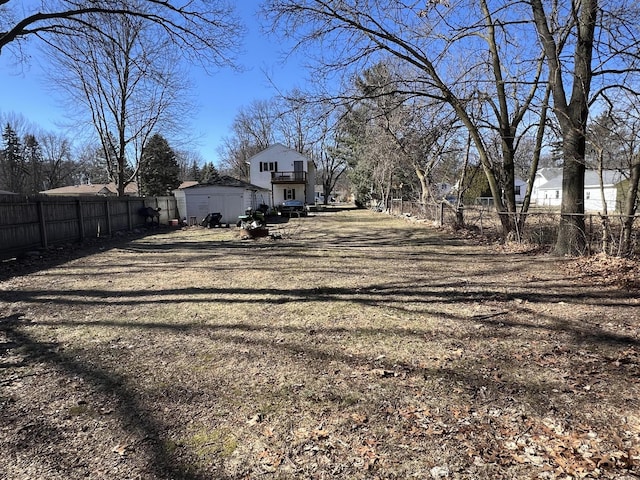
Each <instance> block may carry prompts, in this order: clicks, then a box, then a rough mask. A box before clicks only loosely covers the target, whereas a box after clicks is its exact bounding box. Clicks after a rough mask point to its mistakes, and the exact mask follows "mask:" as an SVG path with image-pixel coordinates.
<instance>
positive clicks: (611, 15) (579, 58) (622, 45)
mask: <svg viewBox="0 0 640 480" xmlns="http://www.w3.org/2000/svg"><path fill="white" fill-rule="evenodd" d="M529 4H530V5H531V9H532V12H533V18H534V21H535V25H536V29H537V32H538V36H539V39H540V42H541V44H542V46H543V49H544V52H545V55H546V58H547V67H548V69H549V81H550V84H551V91H552V99H553V112H554V114H555V117H556V119H557V121H558V124H559V127H560V131H561V134H562V154H563V181H562V191H563V193H562V206H561V214H562V215H561V220H560V228H559V232H558V238H557V240H556V244H555V247H554V252H555V253H556V254H559V255H567V254H569V255H575V254H581V253H583V251H584V249H585V243H586V240H585V235H584V231H585V223H584V173H585V168H586V167H585V164H586V161H585V150H586V148H585V145H586V140H585V139H586V131H587V122H588V118H589V112H590V109H591V108H592V105H593V104H594V103H595V102H596V101H597V99H598V98H603V99H606V97H607V94H608V93H607V92H609V91H611V90H620V89H623V90H627V91H630V90H633V84H632V83H630V82H632V81H633V75H630V74H631V73H632V72H638V71H640V70H639V68H638V60H639V59H640V57H639V56H638V53H637V44H638V42H639V41H640V26H639V25H638V22H637V18H638V15H639V14H640V6H638V4H637V2H635V1H629V0H617V1H612V2H601V1H599V0H582V1H576V0H572V1H571V2H570V3H569V4H564V3H562V2H553V3H551V4H547V3H546V2H542V0H529ZM604 7H606V10H605V8H604ZM594 65H595V68H594ZM592 90H595V91H594V92H592ZM636 90H637V89H636Z"/></svg>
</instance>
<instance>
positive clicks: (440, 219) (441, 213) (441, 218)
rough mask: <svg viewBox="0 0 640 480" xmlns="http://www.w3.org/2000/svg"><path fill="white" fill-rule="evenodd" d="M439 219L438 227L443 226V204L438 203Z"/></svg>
mask: <svg viewBox="0 0 640 480" xmlns="http://www.w3.org/2000/svg"><path fill="white" fill-rule="evenodd" d="M439 213H440V218H439V219H438V226H440V227H441V226H443V225H444V202H440V212H439Z"/></svg>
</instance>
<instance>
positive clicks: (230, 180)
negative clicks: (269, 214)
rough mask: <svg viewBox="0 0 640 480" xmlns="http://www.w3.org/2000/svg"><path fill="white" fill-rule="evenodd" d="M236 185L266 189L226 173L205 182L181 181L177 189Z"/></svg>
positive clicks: (252, 188)
mask: <svg viewBox="0 0 640 480" xmlns="http://www.w3.org/2000/svg"><path fill="white" fill-rule="evenodd" d="M211 186H218V187H237V188H244V189H246V190H267V191H268V189H266V188H262V187H259V186H257V185H254V184H252V183H249V182H245V181H244V180H240V179H238V178H234V177H230V176H228V175H220V176H219V177H218V178H215V179H212V180H209V181H208V182H206V183H198V182H192V181H190V182H183V183H182V184H181V185H180V186H179V187H178V189H180V190H186V189H193V188H203V187H211Z"/></svg>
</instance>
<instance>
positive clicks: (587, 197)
mask: <svg viewBox="0 0 640 480" xmlns="http://www.w3.org/2000/svg"><path fill="white" fill-rule="evenodd" d="M584 198H586V199H587V200H589V199H590V198H591V192H584Z"/></svg>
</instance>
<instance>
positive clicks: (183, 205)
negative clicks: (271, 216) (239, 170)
mask: <svg viewBox="0 0 640 480" xmlns="http://www.w3.org/2000/svg"><path fill="white" fill-rule="evenodd" d="M269 194H270V192H269V190H267V189H264V188H261V187H258V186H256V185H252V184H250V183H248V182H244V181H242V180H238V179H237V178H233V177H229V176H221V177H219V178H217V179H215V180H211V181H209V182H208V183H196V182H185V183H183V184H182V185H180V187H178V188H177V189H176V190H174V191H173V195H174V196H175V197H176V204H177V207H178V213H179V215H180V218H181V219H182V220H185V221H187V222H189V223H193V221H194V220H195V221H197V222H198V223H200V222H201V221H202V219H204V218H205V217H206V216H207V215H208V214H209V213H216V212H217V213H220V214H221V215H222V219H221V222H222V223H230V224H235V223H236V222H237V221H238V217H239V216H241V215H244V213H245V211H246V210H247V209H250V208H251V209H256V208H257V207H258V206H259V205H260V204H262V203H267V202H265V201H264V200H265V199H267V200H268V198H269Z"/></svg>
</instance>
